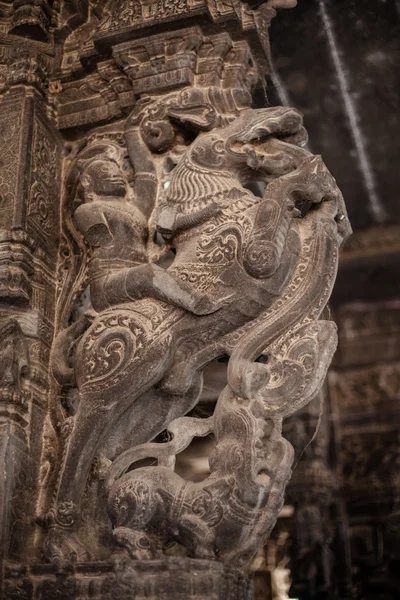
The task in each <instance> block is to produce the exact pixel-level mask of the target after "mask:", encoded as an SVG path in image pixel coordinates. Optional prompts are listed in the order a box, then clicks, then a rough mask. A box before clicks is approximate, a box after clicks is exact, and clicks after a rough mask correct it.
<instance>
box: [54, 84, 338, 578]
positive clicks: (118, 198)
mask: <svg viewBox="0 0 400 600" xmlns="http://www.w3.org/2000/svg"><path fill="white" fill-rule="evenodd" d="M208 93H211V90H208V91H207V90H204V91H203V92H201V93H200V92H199V90H192V89H191V88H189V89H188V90H187V91H183V92H180V93H178V95H177V94H175V95H172V96H171V97H170V98H167V99H164V102H163V103H161V104H160V105H159V106H157V107H155V106H154V104H152V101H151V100H149V101H147V103H146V101H143V103H142V104H139V105H138V106H137V107H136V108H135V112H134V114H133V115H132V116H131V117H130V119H129V120H128V122H127V125H126V143H127V151H128V154H129V156H130V158H131V161H132V165H133V167H134V170H135V175H136V178H137V181H136V185H135V187H134V191H133V192H132V190H131V188H130V187H129V185H128V183H127V179H126V177H125V176H124V173H123V169H122V167H121V164H122V163H121V160H122V159H121V155H120V154H119V150H118V148H117V147H115V146H113V145H112V144H111V143H108V144H105V145H104V144H103V145H102V144H101V143H97V144H93V145H92V146H88V147H87V149H86V150H83V151H82V152H81V153H80V155H79V156H78V157H77V159H76V168H77V169H78V172H79V175H78V183H79V185H80V186H81V189H82V194H83V198H82V199H83V203H81V204H80V205H79V206H78V207H77V208H76V209H75V210H74V214H73V217H72V219H73V221H74V223H75V227H76V229H78V230H79V231H80V232H81V234H82V235H83V236H84V237H85V239H86V241H87V243H88V244H89V245H90V247H91V252H92V259H91V261H92V265H91V267H90V268H91V269H93V270H92V271H91V272H90V275H89V280H90V285H91V296H92V304H93V306H94V308H95V309H96V310H97V314H93V313H91V315H90V316H89V315H87V316H85V317H83V319H84V320H85V319H86V321H85V323H84V326H83V328H80V326H78V325H74V326H73V327H77V331H76V332H75V333H76V337H74V332H72V335H71V336H70V337H68V335H66V337H65V336H64V338H59V339H58V342H56V347H57V343H61V347H63V349H64V350H66V352H65V353H64V354H65V355H66V354H67V353H68V352H67V351H68V348H69V347H70V346H71V340H73V342H72V343H73V345H74V347H75V353H74V358H73V365H71V366H70V369H73V376H74V379H75V381H76V385H77V387H78V390H79V404H78V408H77V412H76V415H75V416H74V418H73V421H72V423H73V427H72V430H71V432H70V434H69V436H68V439H67V444H66V449H65V453H64V460H63V465H62V467H61V471H60V481H59V484H58V489H57V496H56V500H55V503H54V506H53V508H52V510H51V511H50V513H49V514H48V516H47V524H48V527H49V531H48V535H47V541H46V546H45V551H46V554H47V556H48V558H49V559H50V560H51V561H54V562H56V563H64V562H68V561H70V560H73V558H75V559H76V560H78V561H80V560H84V559H85V558H87V557H88V556H89V555H90V549H88V548H86V547H85V545H84V544H83V543H82V541H80V540H79V527H80V525H79V520H80V506H81V502H82V496H83V493H84V489H85V484H86V481H87V477H88V473H89V470H90V467H91V464H92V462H93V459H94V457H95V454H96V452H97V451H99V449H100V448H101V447H106V446H107V439H109V438H110V436H112V434H113V429H114V428H116V427H118V423H119V422H120V421H121V420H122V419H123V418H124V415H127V414H130V415H131V416H130V418H129V423H128V425H129V435H130V444H131V445H132V446H133V448H132V449H129V447H128V449H127V450H125V452H122V453H121V449H120V450H119V453H115V452H114V455H113V456H112V459H115V460H114V462H113V464H112V466H111V469H110V471H109V475H108V494H109V505H108V506H109V512H110V516H111V519H112V522H113V527H114V536H115V538H116V540H117V542H118V543H119V544H122V546H124V547H125V548H127V549H128V552H129V553H130V555H131V556H135V557H141V558H150V557H152V556H156V555H157V553H159V552H160V551H162V548H163V545H164V544H165V543H166V542H169V541H171V540H173V541H175V542H178V543H180V544H181V545H182V546H183V547H184V548H186V550H187V552H188V553H189V555H190V554H194V555H196V556H202V557H214V558H218V560H223V561H225V562H230V561H232V563H234V564H235V565H236V566H238V567H240V568H243V567H244V566H245V565H246V564H247V562H248V561H249V560H250V558H251V556H252V555H253V554H254V553H255V552H256V550H257V549H258V547H259V546H260V544H261V543H263V541H264V540H265V538H266V536H267V535H268V533H269V531H270V530H271V528H272V526H273V524H274V522H275V519H276V517H277V513H278V511H279V508H280V506H281V503H282V498H283V491H284V488H285V485H286V482H287V480H288V478H289V476H290V471H291V463H292V449H291V446H290V444H288V442H286V441H285V440H284V439H283V437H282V435H281V425H282V419H283V418H284V417H285V416H287V415H289V414H292V413H293V412H294V411H295V410H297V409H298V408H300V407H302V406H304V404H306V403H307V402H308V401H309V400H310V399H311V398H312V397H314V396H315V394H316V393H317V391H318V389H319V387H320V386H321V384H322V381H323V379H324V376H325V373H326V370H327V367H328V365H329V362H330V360H331V357H332V354H333V351H334V349H335V346H336V334H335V327H334V325H333V324H332V323H331V322H329V321H325V320H321V313H322V311H323V309H324V307H325V305H326V303H327V301H328V298H329V295H330V292H331V289H332V285H333V281H334V278H335V275H336V268H337V259H338V249H339V246H340V244H341V242H342V240H343V238H345V237H346V236H347V235H348V232H349V225H348V221H347V217H346V213H345V208H344V205H343V200H342V197H341V195H340V192H339V191H338V189H337V187H336V184H335V182H334V179H333V178H332V176H331V175H330V174H329V172H328V171H327V169H326V167H325V166H324V164H323V163H322V161H321V159H320V158H319V157H314V156H312V155H310V154H309V153H308V152H307V151H306V150H304V149H303V148H301V147H300V146H301V145H302V144H303V143H304V141H305V139H306V137H305V132H304V129H303V127H302V123H301V117H300V115H299V114H298V113H297V112H296V111H293V110H290V109H284V108H275V109H260V110H253V109H245V110H241V111H240V110H238V108H237V106H236V107H235V110H233V108H234V106H235V103H233V105H231V111H230V112H225V113H221V112H219V113H218V111H217V113H215V107H214V114H213V113H212V110H211V108H210V109H208V108H207V106H205V105H204V103H203V102H202V101H200V100H201V99H203V100H204V98H206V97H208V96H207V94H208ZM179 94H182V95H181V96H179ZM185 94H186V96H185ZM185 97H186V100H188V99H189V101H187V102H186V104H185V103H182V102H181V100H182V99H183V98H185ZM219 98H220V101H221V102H225V103H226V102H227V101H228V99H229V98H230V99H231V101H232V100H233V98H234V96H230V95H229V93H228V94H227V95H224V94H222V93H221V92H220V95H219ZM178 99H179V100H178ZM228 104H229V103H228ZM185 108H187V110H185ZM235 113H236V114H235ZM211 116H212V118H210V117H211ZM161 123H163V125H161ZM183 125H185V126H186V127H187V126H189V125H190V126H192V127H195V128H197V131H202V130H203V133H199V134H198V136H197V138H196V139H195V140H194V142H193V143H191V144H190V142H189V140H186V144H185V136H184V131H183V129H182V126H183ZM152 130H153V131H155V132H156V135H155V136H152V135H150V136H149V135H147V134H148V132H149V131H152ZM204 130H205V131H204ZM182 136H183V137H182ZM161 142H162V143H161ZM182 142H183V144H182ZM174 153H175V155H176V159H175V162H176V166H175V168H173V169H172V171H171V172H170V175H169V178H168V185H165V183H166V181H167V180H166V178H165V173H164V174H163V171H162V168H161V166H160V165H162V164H165V163H163V161H165V159H166V158H167V157H168V156H170V157H172V156H174ZM254 181H262V182H263V184H264V186H265V192H264V194H263V195H262V197H260V196H259V195H257V196H256V195H254V194H253V193H252V192H251V191H250V190H249V189H248V187H247V186H248V185H249V184H251V183H252V182H254ZM138 184H139V185H138ZM138 190H140V194H139V193H138ZM150 215H151V219H152V220H153V222H154V223H155V224H156V226H157V227H158V230H159V231H161V232H162V233H163V235H164V236H165V238H166V239H167V240H168V246H169V247H172V248H173V249H174V251H175V253H176V255H175V260H174V262H173V264H172V265H171V267H169V268H168V269H164V268H162V267H161V266H159V265H158V264H156V263H155V262H152V260H157V258H155V257H154V256H153V255H151V254H150V255H149V254H148V248H149V246H148V244H149V239H148V232H147V227H148V223H147V221H148V218H149V217H150ZM124 235H127V236H128V238H129V240H130V242H129V246H128V245H127V244H124V243H121V239H122V238H123V236H124ZM121 236H122V238H121ZM128 238H127V239H128ZM133 242H134V243H133ZM82 329H83V330H85V331H84V333H83V335H82ZM62 335H63V334H62ZM61 354H62V352H61ZM222 355H229V356H230V361H229V365H228V385H227V387H226V388H225V390H224V391H223V392H222V394H221V396H220V398H219V400H218V403H217V408H216V411H215V414H214V416H213V417H211V418H210V419H209V420H205V421H202V420H199V419H189V420H187V419H183V420H182V419H181V417H182V416H183V415H184V414H186V413H187V412H188V411H189V410H190V409H191V408H192V407H193V406H195V404H196V402H197V400H198V396H199V391H200V389H201V378H202V375H201V373H202V370H203V369H204V367H205V366H206V365H207V364H208V363H209V362H210V361H212V360H213V359H215V358H217V357H219V356H222ZM260 355H262V356H267V357H268V362H267V364H263V363H262V362H257V359H258V357H260ZM55 356H58V359H57V360H53V369H54V373H55V375H56V376H58V375H59V371H60V369H59V366H60V364H61V358H60V355H59V354H57V353H56V354H55ZM59 379H60V381H61V379H62V377H59ZM150 414H151V415H153V416H152V418H150V419H149V415H150ZM177 418H178V420H177V421H174V419H177ZM167 427H169V428H170V430H171V432H172V434H173V440H172V441H171V442H169V443H167V444H150V445H148V442H150V441H151V440H152V439H154V437H155V436H156V435H157V434H158V433H160V432H161V431H163V430H164V429H166V428H167ZM210 431H212V432H213V433H214V436H215V438H216V441H217V447H216V450H215V453H214V454H213V457H212V459H211V471H212V472H211V475H210V477H209V478H208V479H207V480H206V482H205V483H204V484H199V485H197V484H196V485H190V484H187V483H185V482H184V481H183V480H182V479H181V478H180V477H179V476H178V475H177V474H176V473H174V471H173V465H174V457H175V455H176V453H177V452H179V451H180V450H181V449H183V448H185V447H186V446H187V445H188V444H189V443H190V440H191V439H192V438H193V437H194V436H196V435H204V434H205V433H207V432H210ZM141 444H142V445H141ZM143 444H144V445H143ZM148 457H150V458H152V457H156V458H157V459H158V460H159V466H157V467H145V468H142V469H140V468H139V469H137V470H135V469H134V470H131V467H132V465H134V463H135V462H137V461H138V460H139V459H141V458H148ZM128 471H129V472H128ZM72 481H73V485H71V482H72ZM177 492H179V493H177ZM176 493H177V495H176ZM171 494H172V495H171ZM161 520H162V521H163V523H165V527H164V529H163V532H164V533H163V535H161V532H160V527H159V524H160V522H161ZM144 529H146V532H144ZM228 530H229V531H230V535H229V536H226V535H224V533H223V532H225V533H226V531H228ZM232 536H233V537H232ZM228 538H229V539H237V540H239V539H240V540H243V539H246V540H247V541H246V543H245V544H244V545H243V544H240V545H239V544H232V542H231V541H230V542H229V544H228V545H227V540H228Z"/></svg>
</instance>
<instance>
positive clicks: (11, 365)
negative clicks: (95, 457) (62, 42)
mask: <svg viewBox="0 0 400 600" xmlns="http://www.w3.org/2000/svg"><path fill="white" fill-rule="evenodd" d="M3 57H4V58H5V59H6V60H7V63H6V64H7V71H6V72H7V78H6V82H5V85H4V88H3V95H2V99H1V103H0V115H1V116H0V123H1V124H0V127H1V134H2V135H1V156H2V158H1V164H0V197H1V202H0V215H1V231H0V329H1V341H0V344H1V350H0V356H1V360H0V363H1V365H0V406H1V412H0V427H1V435H0V447H1V468H0V473H1V476H0V477H1V484H0V490H1V491H0V515H1V525H0V549H1V552H2V558H3V559H4V558H7V557H8V558H13V559H15V560H17V559H18V560H22V559H23V558H24V557H27V556H28V555H29V553H30V552H32V543H33V536H32V532H33V520H34V517H35V509H36V507H35V504H36V501H37V498H38V492H39V489H40V486H41V481H40V478H41V474H43V469H44V468H45V466H44V465H41V460H40V457H41V453H42V441H43V439H42V432H43V425H44V421H45V419H46V415H47V414H48V407H47V402H48V392H49V387H50V382H49V370H48V361H49V353H50V347H51V343H52V339H53V331H54V319H55V301H56V298H55V292H56V277H57V274H56V261H55V260H54V258H55V256H56V254H57V251H58V244H59V222H60V217H59V198H60V181H61V172H60V168H61V145H60V139H59V135H58V132H57V130H56V129H55V125H54V121H52V120H51V118H49V115H48V114H47V112H46V97H45V88H46V73H45V65H44V64H43V63H42V62H41V60H40V58H39V57H38V56H37V55H36V56H35V55H34V54H32V53H31V52H30V51H29V50H28V49H25V51H24V52H21V51H20V50H18V49H17V48H14V49H12V48H11V50H10V48H8V49H7V47H3Z"/></svg>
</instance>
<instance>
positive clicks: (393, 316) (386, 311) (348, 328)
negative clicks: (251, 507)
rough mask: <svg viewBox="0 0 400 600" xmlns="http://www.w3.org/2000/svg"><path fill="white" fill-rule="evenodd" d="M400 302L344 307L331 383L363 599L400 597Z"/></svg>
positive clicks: (354, 561) (356, 588)
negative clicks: (399, 575)
mask: <svg viewBox="0 0 400 600" xmlns="http://www.w3.org/2000/svg"><path fill="white" fill-rule="evenodd" d="M399 316H400V313H399V304H398V301H397V300H392V301H386V302H382V303H376V304H374V303H365V304H361V303H354V304H349V305H344V306H342V307H341V309H340V311H339V312H338V314H337V317H336V318H337V322H338V325H339V335H340V352H339V353H338V355H337V357H336V361H335V369H332V370H331V371H330V374H329V387H330V390H331V397H332V400H333V403H334V404H333V407H334V412H335V415H336V418H337V420H338V423H339V425H340V428H339V431H340V439H339V448H340V459H341V469H342V473H343V475H342V477H343V488H342V497H343V500H344V502H345V504H346V510H347V515H348V522H349V534H350V543H351V544H350V545H351V562H352V567H353V581H354V592H355V594H357V598H363V597H365V596H367V597H371V598H378V597H379V596H380V595H381V594H382V595H384V594H387V596H388V597H396V596H397V595H398V593H399V590H400V582H399V577H398V561H399V482H398V473H399V412H398V396H399V389H400V388H399V362H398V361H399V343H398V342H399V332H400V321H399Z"/></svg>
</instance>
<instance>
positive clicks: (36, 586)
mask: <svg viewBox="0 0 400 600" xmlns="http://www.w3.org/2000/svg"><path fill="white" fill-rule="evenodd" d="M4 575H5V578H4V596H3V597H4V599H5V600H11V599H14V598H16V597H17V596H16V594H18V593H19V594H20V595H18V598H20V597H21V598H24V600H33V599H35V600H54V598H57V599H58V600H87V599H88V598H90V599H93V600H117V599H118V600H252V599H253V583H252V579H251V578H249V577H247V576H246V575H245V574H243V573H241V572H239V571H237V570H235V569H231V568H229V567H226V566H224V565H222V564H221V563H218V562H215V561H211V560H200V559H192V558H181V557H179V558H178V557H170V558H165V559H161V560H148V561H135V560H132V561H131V560H127V561H124V562H120V563H118V564H117V563H115V564H113V563H111V562H92V563H83V564H78V565H76V566H74V568H71V570H69V571H59V570H57V569H56V568H55V567H54V566H52V565H44V564H36V565H29V566H26V567H24V566H21V565H18V566H13V565H11V564H8V565H6V567H5V573H4Z"/></svg>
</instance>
